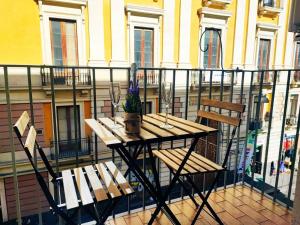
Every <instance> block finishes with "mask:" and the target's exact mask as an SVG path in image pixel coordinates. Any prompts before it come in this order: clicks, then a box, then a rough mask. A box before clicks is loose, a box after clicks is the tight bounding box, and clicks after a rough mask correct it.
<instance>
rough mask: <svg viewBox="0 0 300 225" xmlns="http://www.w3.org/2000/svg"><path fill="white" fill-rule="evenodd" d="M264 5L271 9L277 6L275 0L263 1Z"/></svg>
mask: <svg viewBox="0 0 300 225" xmlns="http://www.w3.org/2000/svg"><path fill="white" fill-rule="evenodd" d="M263 4H264V6H270V7H274V6H275V2H274V0H263Z"/></svg>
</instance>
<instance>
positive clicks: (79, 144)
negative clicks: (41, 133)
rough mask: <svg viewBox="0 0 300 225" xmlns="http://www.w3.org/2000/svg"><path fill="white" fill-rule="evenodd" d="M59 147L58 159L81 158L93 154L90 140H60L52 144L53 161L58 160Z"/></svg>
mask: <svg viewBox="0 0 300 225" xmlns="http://www.w3.org/2000/svg"><path fill="white" fill-rule="evenodd" d="M56 145H57V146H58V158H59V159H70V158H75V157H79V156H88V155H90V154H91V152H92V143H91V139H90V138H82V139H71V140H59V141H58V142H55V141H51V142H50V152H51V155H50V157H51V159H52V160H54V159H55V158H56V154H55V146H56Z"/></svg>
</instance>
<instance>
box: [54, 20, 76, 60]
mask: <svg viewBox="0 0 300 225" xmlns="http://www.w3.org/2000/svg"><path fill="white" fill-rule="evenodd" d="M50 23H51V46H52V61H53V64H54V65H58V66H62V65H69V66H74V65H78V53H77V34H76V22H74V21H62V20H51V22H50Z"/></svg>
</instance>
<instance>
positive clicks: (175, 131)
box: [143, 116, 189, 136]
mask: <svg viewBox="0 0 300 225" xmlns="http://www.w3.org/2000/svg"><path fill="white" fill-rule="evenodd" d="M143 120H145V121H146V122H148V123H151V124H153V125H155V126H157V127H159V126H161V125H163V123H164V122H162V121H160V120H157V119H154V118H152V117H150V116H143ZM167 131H168V132H169V133H172V134H173V135H176V136H183V135H187V134H189V133H188V132H186V131H184V130H182V129H179V128H177V127H173V128H172V129H168V130H167Z"/></svg>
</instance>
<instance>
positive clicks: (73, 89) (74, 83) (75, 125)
mask: <svg viewBox="0 0 300 225" xmlns="http://www.w3.org/2000/svg"><path fill="white" fill-rule="evenodd" d="M72 91H73V116H74V136H75V139H76V140H77V141H76V147H75V148H76V167H78V166H79V162H78V151H79V146H78V139H79V137H78V134H79V132H78V127H77V124H78V119H79V118H77V99H76V79H75V68H74V67H73V68H72ZM79 129H80V127H79Z"/></svg>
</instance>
